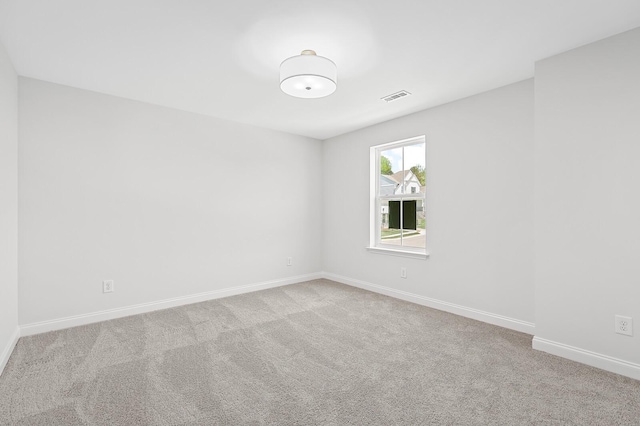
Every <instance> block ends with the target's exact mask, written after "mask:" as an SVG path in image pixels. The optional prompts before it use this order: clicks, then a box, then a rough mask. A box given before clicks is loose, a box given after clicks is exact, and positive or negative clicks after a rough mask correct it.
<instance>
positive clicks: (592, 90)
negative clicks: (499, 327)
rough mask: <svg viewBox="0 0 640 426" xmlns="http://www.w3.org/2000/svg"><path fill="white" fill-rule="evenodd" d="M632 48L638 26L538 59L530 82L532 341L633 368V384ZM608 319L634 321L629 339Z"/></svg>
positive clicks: (638, 211) (639, 325)
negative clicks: (532, 90)
mask: <svg viewBox="0 0 640 426" xmlns="http://www.w3.org/2000/svg"><path fill="white" fill-rule="evenodd" d="M639 52H640V29H635V30H632V31H629V32H626V33H623V34H620V35H617V36H614V37H611V38H608V39H605V40H602V41H599V42H597V43H593V44H590V45H587V46H584V47H581V48H578V49H575V50H571V51H569V52H566V53H563V54H561V55H558V56H554V57H552V58H549V59H545V60H543V61H540V62H538V63H537V64H536V84H535V105H536V107H535V108H536V109H535V113H536V152H535V154H536V156H535V161H536V180H535V224H536V226H535V251H536V263H535V270H536V278H535V282H536V299H535V305H536V339H538V338H540V339H546V340H548V341H550V342H556V343H561V344H562V345H569V346H573V347H575V348H578V349H580V350H586V351H591V352H595V353H598V354H602V355H604V356H606V357H613V358H618V359H621V360H623V361H626V362H630V363H635V364H636V365H635V367H634V371H635V372H634V373H633V375H635V376H636V378H640V365H638V364H640V337H639V336H640V260H639V259H640V245H639V244H638V243H639V242H640V54H639ZM615 314H622V315H626V316H631V317H633V318H634V319H635V320H636V324H635V326H636V330H635V335H634V336H633V337H627V336H622V335H618V334H615V333H614V315H615ZM542 343H545V342H542ZM546 343H549V342H546ZM534 344H535V341H534ZM552 346H553V345H552ZM552 346H549V345H547V346H544V347H541V348H544V349H545V350H551V351H553V350H554V347H552ZM555 349H556V352H557V351H560V354H561V355H563V356H569V357H574V358H578V359H579V360H582V361H583V362H590V363H598V362H599V361H598V357H596V358H593V357H591V359H590V360H589V357H588V356H586V355H588V354H584V353H582V355H580V353H579V352H575V351H573V353H571V351H572V349H571V348H566V347H564V348H563V347H555ZM563 349H564V351H563ZM583 355H585V356H586V357H585V356H583ZM600 361H603V359H600ZM599 366H600V365H599ZM622 367H624V366H622ZM631 367H633V366H631ZM620 371H621V372H623V374H629V371H630V370H629V369H628V368H627V369H626V370H625V369H624V368H623V370H620Z"/></svg>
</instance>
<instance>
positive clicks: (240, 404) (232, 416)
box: [0, 280, 640, 426]
mask: <svg viewBox="0 0 640 426" xmlns="http://www.w3.org/2000/svg"><path fill="white" fill-rule="evenodd" d="M0 423H1V424H20V425H23V424H24V425H151V424H153V425H216V424H220V425H245V424H249V425H260V424H270V425H396V424H402V425H420V424H434V425H470V424H474V425H478V424H482V425H484V424H488V425H510V426H513V425H523V424H549V425H566V424H568V425H573V424H576V425H640V382H639V381H636V380H632V379H628V378H625V377H622V376H618V375H615V374H611V373H607V372H605V371H601V370H597V369H595V368H591V367H587V366H584V365H581V364H577V363H573V362H571V361H568V360H564V359H561V358H557V357H554V356H552V355H548V354H545V353H542V352H538V351H534V350H532V349H531V336H528V335H525V334H522V333H518V332H515V331H510V330H507V329H503V328H500V327H495V326H492V325H488V324H484V323H481V322H477V321H473V320H470V319H466V318H462V317H458V316H455V315H452V314H447V313H444V312H440V311H437V310H433V309H429V308H425V307H422V306H418V305H414V304H411V303H407V302H403V301H399V300H396V299H392V298H389V297H385V296H381V295H378V294H374V293H370V292H367V291H363V290H359V289H355V288H351V287H348V286H344V285H342V284H337V283H334V282H331V281H325V280H319V281H310V282H307V283H302V284H295V285H290V286H286V287H280V288H275V289H271V290H265V291H260V292H256V293H250V294H245V295H241V296H234V297H229V298H225V299H218V300H213V301H209V302H203V303H197V304H193V305H188V306H183V307H179V308H174V309H168V310H163V311H157V312H153V313H149V314H143V315H136V316H131V317H127V318H123V319H118V320H113V321H106V322H102V323H98V324H93V325H87V326H82V327H76V328H72V329H68V330H63V331H57V332H51V333H45V334H40V335H37V336H32V337H23V338H21V339H20V341H19V342H18V345H17V346H16V349H15V351H14V353H13V355H12V356H11V359H10V360H9V363H8V365H7V367H6V369H5V372H4V373H3V375H2V376H1V377H0Z"/></svg>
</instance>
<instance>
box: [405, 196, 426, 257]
mask: <svg viewBox="0 0 640 426" xmlns="http://www.w3.org/2000/svg"><path fill="white" fill-rule="evenodd" d="M405 203H408V201H405ZM413 203H415V204H414V205H413V206H410V205H409V204H404V206H403V207H404V209H403V210H404V212H403V218H404V219H405V220H404V228H405V229H404V232H403V235H404V238H403V239H402V245H403V246H404V247H422V248H424V247H426V245H427V244H426V243H427V235H426V220H425V214H424V213H425V209H424V200H415V201H413ZM414 226H415V227H414Z"/></svg>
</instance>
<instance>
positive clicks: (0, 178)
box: [0, 44, 18, 373]
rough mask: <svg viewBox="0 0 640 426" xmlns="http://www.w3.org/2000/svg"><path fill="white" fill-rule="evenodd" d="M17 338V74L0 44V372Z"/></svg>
mask: <svg viewBox="0 0 640 426" xmlns="http://www.w3.org/2000/svg"><path fill="white" fill-rule="evenodd" d="M17 337H18V77H17V75H16V72H15V70H14V69H13V65H12V64H11V61H10V60H9V57H8V56H7V52H6V51H5V49H4V46H2V44H0V373H2V369H3V368H4V365H5V363H6V361H7V359H8V357H9V355H10V352H11V350H12V349H13V344H14V343H15V341H16V340H17Z"/></svg>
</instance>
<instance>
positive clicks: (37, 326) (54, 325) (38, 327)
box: [20, 272, 322, 336]
mask: <svg viewBox="0 0 640 426" xmlns="http://www.w3.org/2000/svg"><path fill="white" fill-rule="evenodd" d="M320 278H322V274H321V273H319V272H317V273H313V274H307V275H298V276H295V277H289V278H283V279H279V280H272V281H264V282H261V283H255V284H247V285H241V286H237V287H230V288H224V289H220V290H213V291H207V292H204V293H198V294H191V295H188V296H181V297H174V298H171V299H165V300H158V301H155V302H149V303H141V304H138V305H131V306H124V307H122V308H116V309H108V310H105V311H99V312H91V313H88V314H82V315H74V316H70V317H65V318H58V319H54V320H49V321H42V322H36V323H31V324H25V325H21V326H20V331H21V333H20V334H21V335H22V336H31V335H34V334H39V333H45V332H47V331H53V330H62V329H65V328H69V327H77V326H79V325H86V324H91V323H94V322H100V321H106V320H111V319H116V318H122V317H127V316H130V315H136V314H143V313H146V312H151V311H157V310H160V309H167V308H173V307H176V306H182V305H188V304H191V303H197V302H204V301H206V300H213V299H219V298H222V297H228V296H235V295H238V294H244V293H250V292H253V291H258V290H266V289H268V288H274V287H280V286H283V285H288V284H295V283H300V282H304V281H311V280H316V279H320Z"/></svg>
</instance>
